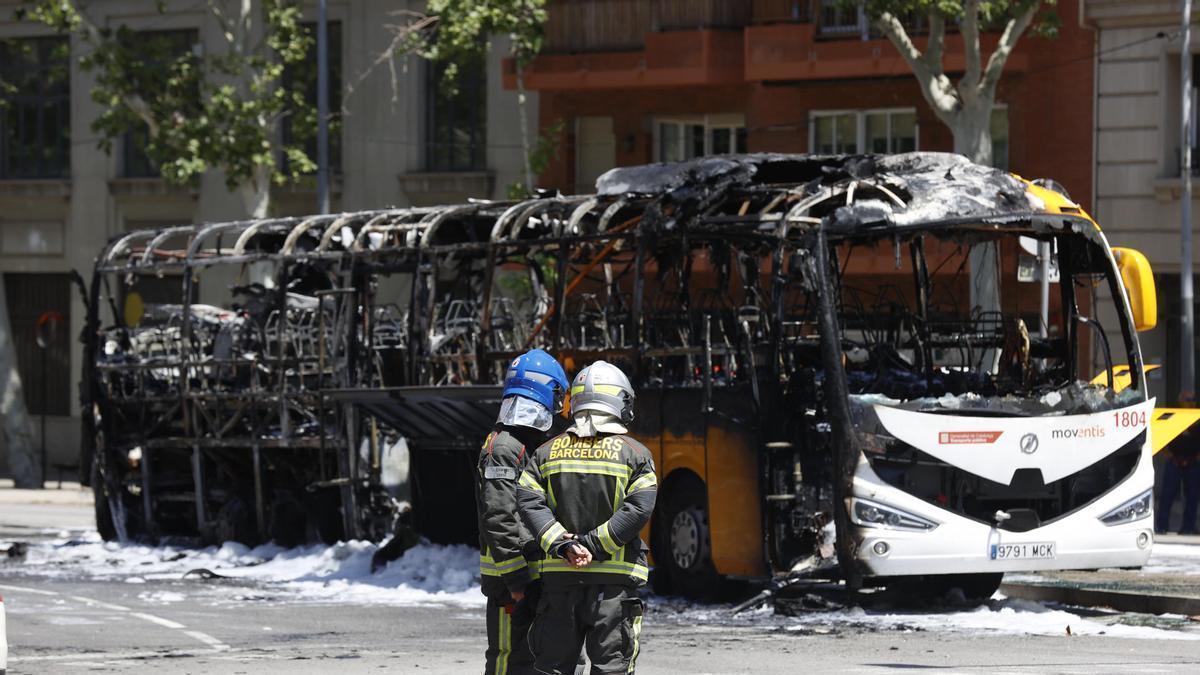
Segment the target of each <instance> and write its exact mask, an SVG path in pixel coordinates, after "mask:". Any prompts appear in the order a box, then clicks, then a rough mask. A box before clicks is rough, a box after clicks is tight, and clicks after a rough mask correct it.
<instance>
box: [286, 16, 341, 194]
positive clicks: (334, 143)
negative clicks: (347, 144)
mask: <svg viewBox="0 0 1200 675" xmlns="http://www.w3.org/2000/svg"><path fill="white" fill-rule="evenodd" d="M301 29H302V30H304V33H305V34H306V35H307V36H308V37H309V38H311V39H312V42H311V43H309V45H308V54H307V56H306V57H305V59H304V60H303V61H301V62H300V63H294V64H292V65H290V66H288V67H287V69H285V70H284V71H283V78H282V82H281V83H280V84H281V85H282V86H283V88H284V90H285V91H289V92H299V93H301V94H302V95H303V96H304V100H305V102H307V103H308V105H310V106H312V108H311V114H310V115H306V116H300V115H296V114H294V113H293V111H292V110H289V111H288V114H286V115H284V117H283V123H282V125H281V126H282V133H283V142H284V144H286V145H291V144H293V143H300V144H301V145H302V146H303V148H304V154H305V155H308V158H309V159H311V160H312V161H313V162H314V163H315V162H316V161H317V123H318V119H317V24H315V23H306V24H301ZM327 31H328V35H329V170H330V172H332V173H340V172H341V168H342V24H341V22H338V21H330V22H329V24H328V28H327ZM281 161H282V162H283V167H284V168H285V170H286V168H287V157H283V158H282V160H281Z"/></svg>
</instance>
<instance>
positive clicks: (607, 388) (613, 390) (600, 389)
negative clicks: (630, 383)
mask: <svg viewBox="0 0 1200 675" xmlns="http://www.w3.org/2000/svg"><path fill="white" fill-rule="evenodd" d="M585 388H586V385H582V384H577V385H575V386H573V387H571V395H572V396H576V395H579V394H582V393H583V390H584V389H585ZM592 391H593V392H595V393H597V394H608V395H609V396H620V395H621V391H623V390H622V389H621V387H620V385H616V384H593V385H592Z"/></svg>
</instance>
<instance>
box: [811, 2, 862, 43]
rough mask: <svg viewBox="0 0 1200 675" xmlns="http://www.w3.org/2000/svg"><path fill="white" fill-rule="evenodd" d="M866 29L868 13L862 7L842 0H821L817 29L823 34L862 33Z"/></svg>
mask: <svg viewBox="0 0 1200 675" xmlns="http://www.w3.org/2000/svg"><path fill="white" fill-rule="evenodd" d="M866 30H867V20H866V14H865V13H864V12H863V11H862V8H861V7H854V6H848V3H846V2H843V1H842V0H821V12H820V14H819V15H818V18H817V31H818V32H819V33H820V34H821V35H860V34H864V33H865V32H866Z"/></svg>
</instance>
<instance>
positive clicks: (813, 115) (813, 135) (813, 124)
mask: <svg viewBox="0 0 1200 675" xmlns="http://www.w3.org/2000/svg"><path fill="white" fill-rule="evenodd" d="M903 113H909V114H912V115H914V116H915V115H916V114H917V109H916V108H903V107H900V108H864V109H843V110H811V111H809V113H808V151H809V152H814V153H815V152H816V150H815V148H816V147H817V119H819V118H822V117H840V116H843V115H853V116H854V118H855V119H854V136H855V137H854V152H855V153H865V152H866V151H867V150H866V145H867V115H884V114H886V115H887V133H888V139H889V140H890V139H891V137H892V115H896V114H903ZM836 129H837V128H836V127H834V131H835V134H836ZM913 135H914V138H913V141H914V142H915V143H916V149H917V150H920V149H921V121H920V119H919V118H918V119H917V121H916V123H915V124H914V125H913ZM837 142H838V139H837V137H836V136H835V137H834V143H835V144H836V143H837Z"/></svg>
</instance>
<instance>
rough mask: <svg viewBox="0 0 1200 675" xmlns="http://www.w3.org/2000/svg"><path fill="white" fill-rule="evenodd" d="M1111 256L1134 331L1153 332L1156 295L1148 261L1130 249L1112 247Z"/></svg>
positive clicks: (1156, 303)
mask: <svg viewBox="0 0 1200 675" xmlns="http://www.w3.org/2000/svg"><path fill="white" fill-rule="evenodd" d="M1113 256H1115V257H1116V259H1117V269H1118V270H1119V271H1120V272H1121V283H1122V284H1123V285H1124V286H1125V293H1126V295H1127V296H1128V298H1129V311H1130V313H1131V314H1132V315H1133V327H1134V329H1135V330H1137V331H1138V332H1139V333H1140V332H1144V331H1148V330H1153V329H1154V327H1155V326H1156V325H1158V295H1157V293H1156V292H1155V290H1154V271H1153V270H1152V269H1151V268H1150V261H1149V260H1147V259H1146V256H1145V255H1143V254H1142V252H1141V251H1138V250H1136V249H1132V248H1121V247H1113Z"/></svg>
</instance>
